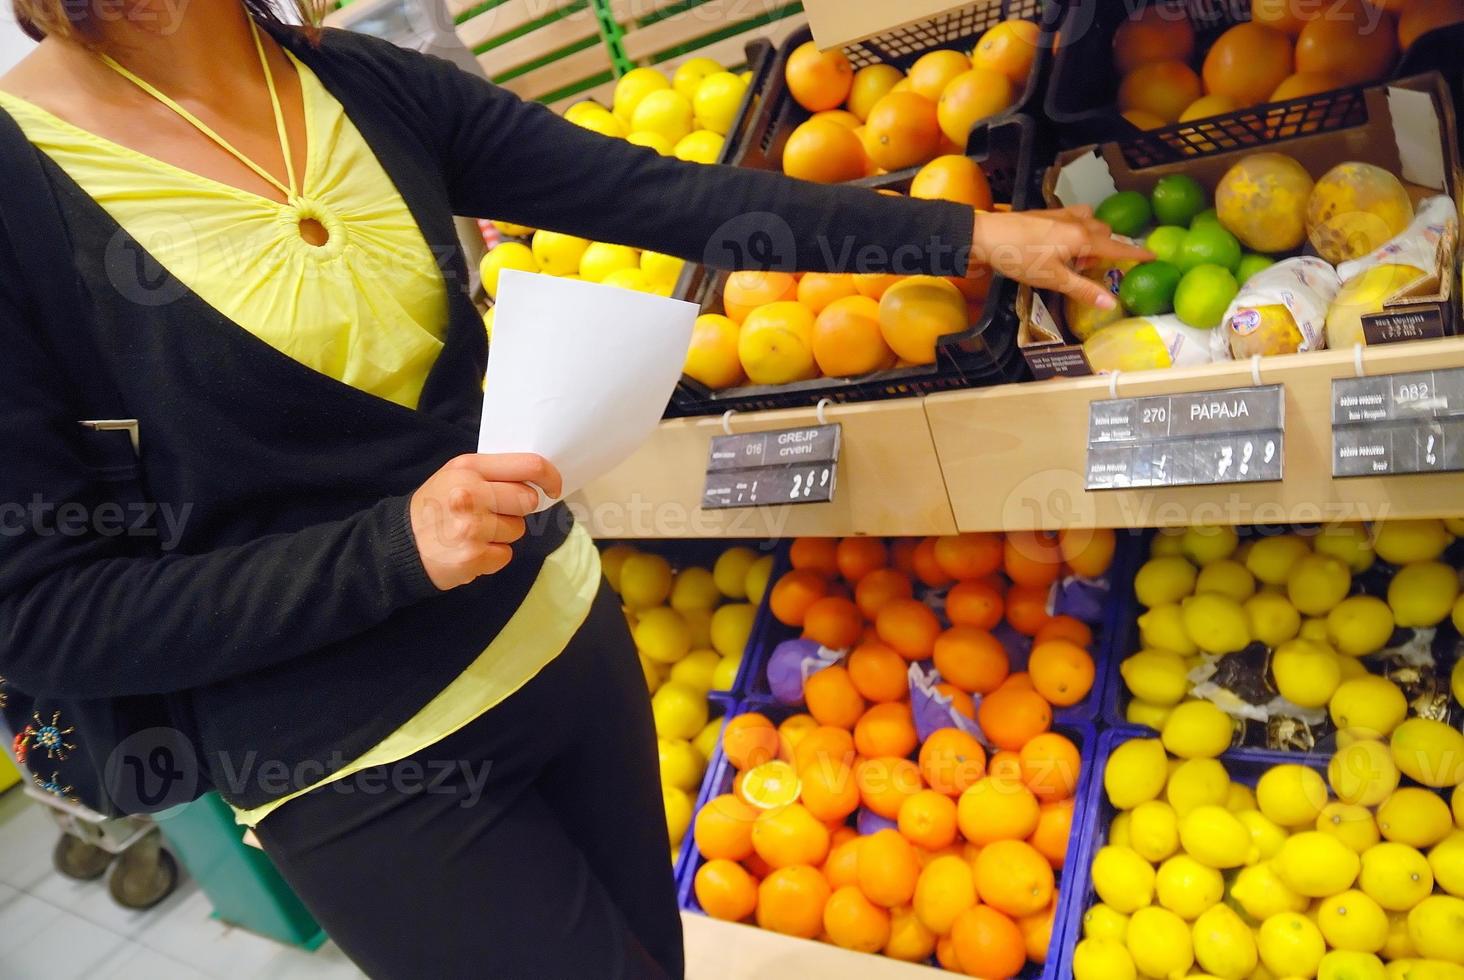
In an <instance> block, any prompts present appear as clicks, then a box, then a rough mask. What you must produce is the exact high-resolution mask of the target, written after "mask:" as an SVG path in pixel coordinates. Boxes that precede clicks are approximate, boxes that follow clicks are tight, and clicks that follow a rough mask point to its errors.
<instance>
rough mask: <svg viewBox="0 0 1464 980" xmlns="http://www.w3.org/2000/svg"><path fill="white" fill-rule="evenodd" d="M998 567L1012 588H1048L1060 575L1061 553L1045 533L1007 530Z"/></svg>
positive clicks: (1055, 543)
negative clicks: (1005, 575) (1011, 584)
mask: <svg viewBox="0 0 1464 980" xmlns="http://www.w3.org/2000/svg"><path fill="white" fill-rule="evenodd" d="M1002 566H1003V568H1004V569H1005V571H1006V574H1007V578H1009V579H1011V580H1012V582H1013V584H1015V585H1028V586H1043V585H1051V584H1052V583H1053V582H1056V581H1057V579H1058V576H1059V575H1061V574H1062V552H1061V551H1060V550H1059V549H1058V545H1057V539H1055V538H1052V537H1049V536H1047V535H1046V534H1043V533H1041V532H1033V531H1011V532H1008V534H1007V536H1006V542H1005V543H1004V545H1003V549H1002Z"/></svg>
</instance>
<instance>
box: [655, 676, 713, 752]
mask: <svg viewBox="0 0 1464 980" xmlns="http://www.w3.org/2000/svg"><path fill="white" fill-rule="evenodd" d="M651 715H652V717H653V718H654V719H655V723H656V734H657V735H659V736H661V737H662V738H681V739H688V740H689V739H692V738H694V737H695V736H696V734H697V733H698V732H700V731H701V730H702V728H703V727H704V726H705V725H706V723H707V696H706V695H705V694H703V693H702V692H700V691H698V690H697V689H696V688H694V687H688V686H687V685H685V684H681V683H678V682H676V681H667V682H666V683H664V684H662V685H661V686H660V688H659V689H658V690H657V691H656V693H655V694H653V695H651Z"/></svg>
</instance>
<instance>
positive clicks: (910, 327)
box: [879, 276, 968, 364]
mask: <svg viewBox="0 0 1464 980" xmlns="http://www.w3.org/2000/svg"><path fill="white" fill-rule="evenodd" d="M967 325H968V320H967V311H966V299H965V297H964V296H962V295H961V291H960V290H959V289H957V288H956V287H955V286H952V285H951V284H950V282H949V281H947V280H945V279H942V278H941V277H940V276H909V277H907V278H906V279H905V280H903V281H902V282H899V283H896V284H895V285H893V286H891V287H890V288H889V289H888V290H886V291H885V294H884V296H882V297H881V298H880V301H879V329H880V332H881V333H882V334H883V335H884V339H885V343H887V344H889V346H890V349H891V350H893V351H894V352H895V353H896V354H897V355H899V357H900V359H901V360H902V361H905V362H907V363H909V364H934V363H935V349H936V343H937V341H939V340H940V338H941V337H944V336H946V335H947V334H953V333H960V332H961V331H963V330H965V329H966V327H967Z"/></svg>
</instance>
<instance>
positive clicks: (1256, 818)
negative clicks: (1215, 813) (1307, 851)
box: [1235, 810, 1286, 861]
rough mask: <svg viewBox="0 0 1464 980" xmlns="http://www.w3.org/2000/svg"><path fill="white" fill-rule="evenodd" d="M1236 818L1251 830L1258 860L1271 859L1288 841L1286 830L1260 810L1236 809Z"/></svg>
mask: <svg viewBox="0 0 1464 980" xmlns="http://www.w3.org/2000/svg"><path fill="white" fill-rule="evenodd" d="M1235 819H1237V820H1239V821H1240V822H1241V823H1242V824H1244V825H1245V829H1246V830H1248V831H1249V832H1250V835H1251V843H1252V844H1254V845H1255V853H1256V860H1257V861H1269V860H1270V859H1271V858H1273V857H1275V856H1276V855H1277V854H1279V853H1281V845H1282V844H1285V843H1286V830H1285V828H1283V827H1282V826H1281V825H1279V824H1277V823H1276V822H1275V821H1274V820H1271V819H1270V818H1268V817H1267V816H1266V815H1265V814H1264V813H1262V812H1261V811H1260V810H1239V811H1236V814H1235Z"/></svg>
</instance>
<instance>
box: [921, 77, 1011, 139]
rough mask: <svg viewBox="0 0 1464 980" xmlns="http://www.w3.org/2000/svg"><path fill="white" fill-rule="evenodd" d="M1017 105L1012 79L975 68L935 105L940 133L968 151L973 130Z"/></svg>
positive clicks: (949, 87)
mask: <svg viewBox="0 0 1464 980" xmlns="http://www.w3.org/2000/svg"><path fill="white" fill-rule="evenodd" d="M1015 101H1016V92H1015V91H1014V90H1013V88H1012V82H1011V79H1009V78H1007V76H1006V75H1004V74H1003V73H1002V72H1000V71H996V70H994V69H991V68H972V69H971V70H969V71H967V72H964V73H962V74H960V75H958V76H956V77H955V78H954V79H952V80H951V83H950V84H949V85H947V86H946V88H945V91H944V92H942V93H941V95H940V101H939V102H937V103H936V105H935V120H936V124H937V125H938V126H939V127H940V133H941V135H943V136H944V137H945V138H946V139H948V140H950V141H951V143H953V144H955V146H956V147H957V148H959V149H960V150H965V148H966V140H967V139H969V138H970V136H971V130H973V129H975V128H976V126H977V124H978V123H980V122H981V121H982V120H983V119H989V118H990V117H992V116H994V115H996V114H997V113H1000V112H1003V111H1005V110H1006V108H1007V107H1008V106H1010V105H1011V104H1012V103H1013V102H1015Z"/></svg>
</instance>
